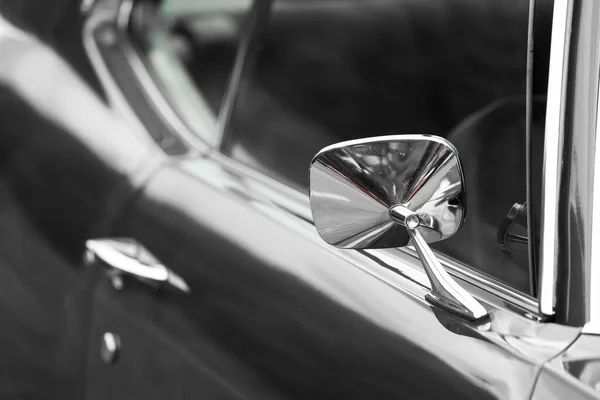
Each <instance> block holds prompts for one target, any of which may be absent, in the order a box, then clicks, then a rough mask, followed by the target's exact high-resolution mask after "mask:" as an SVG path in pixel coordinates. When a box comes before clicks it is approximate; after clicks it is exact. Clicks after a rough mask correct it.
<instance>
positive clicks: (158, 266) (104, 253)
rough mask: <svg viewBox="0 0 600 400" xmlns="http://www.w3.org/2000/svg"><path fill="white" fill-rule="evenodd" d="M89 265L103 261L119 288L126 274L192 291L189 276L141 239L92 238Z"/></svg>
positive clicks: (88, 255)
mask: <svg viewBox="0 0 600 400" xmlns="http://www.w3.org/2000/svg"><path fill="white" fill-rule="evenodd" d="M85 247H86V251H85V256H84V262H85V264H86V265H94V264H98V263H100V264H103V265H104V266H105V267H107V274H108V276H109V277H110V278H111V281H112V283H113V286H114V287H115V288H116V289H121V288H122V287H123V276H130V277H133V278H135V279H137V280H139V281H141V282H145V283H148V284H151V285H158V286H163V285H168V286H171V287H173V288H175V289H177V290H179V291H182V292H184V293H189V292H190V287H189V286H188V285H187V283H186V282H185V280H184V279H183V278H182V277H180V276H179V275H177V274H175V273H174V272H173V271H171V270H170V269H168V268H167V267H166V266H165V265H164V264H162V263H161V262H160V261H159V260H158V259H157V258H156V257H154V255H152V253H150V252H149V251H148V249H146V248H145V247H144V246H143V245H142V244H141V243H140V242H138V241H137V240H135V239H129V238H110V239H109V238H104V239H90V240H87V241H86V242H85Z"/></svg>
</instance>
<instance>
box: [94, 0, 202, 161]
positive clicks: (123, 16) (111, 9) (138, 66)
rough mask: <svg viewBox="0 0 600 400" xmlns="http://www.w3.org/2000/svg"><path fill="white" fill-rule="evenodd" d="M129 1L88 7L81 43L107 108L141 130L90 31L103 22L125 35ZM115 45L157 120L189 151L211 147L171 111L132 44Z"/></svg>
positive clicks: (120, 43) (129, 7) (130, 1)
mask: <svg viewBox="0 0 600 400" xmlns="http://www.w3.org/2000/svg"><path fill="white" fill-rule="evenodd" d="M133 4H134V0H123V1H121V2H120V3H115V2H113V3H109V4H108V7H107V8H101V9H100V10H91V12H90V17H89V18H88V19H87V20H86V21H85V23H84V26H83V44H84V47H85V49H86V52H87V54H88V56H89V58H90V62H91V63H92V65H93V67H94V69H95V71H96V73H97V75H98V78H99V79H100V81H101V82H102V84H103V87H104V89H105V90H106V94H107V96H108V100H109V103H110V105H111V107H112V108H113V109H115V110H117V111H118V112H120V113H121V114H122V115H123V117H125V119H126V120H127V121H128V122H130V123H132V124H134V126H135V128H136V130H137V129H142V130H145V128H144V126H143V124H142V122H141V121H140V120H139V118H138V116H137V115H136V113H135V112H134V110H133V109H132V108H131V106H130V105H129V103H128V102H127V97H126V95H125V93H123V91H122V90H121V88H120V87H119V85H118V84H117V83H116V82H115V79H114V78H113V76H112V75H111V73H110V71H109V69H108V66H107V65H106V62H105V60H104V58H103V56H102V54H101V52H100V49H99V45H98V43H97V42H96V39H95V38H94V31H95V30H96V29H97V28H98V27H100V26H102V25H103V24H111V25H112V26H113V28H114V29H116V30H118V31H119V32H121V33H122V34H124V35H125V36H127V31H126V30H127V28H128V24H129V17H130V14H131V12H132V10H133ZM95 5H96V6H100V7H102V6H103V5H104V3H103V2H101V1H97V2H96V3H95ZM123 21H125V22H123ZM119 45H120V46H121V49H122V51H123V53H124V55H125V57H126V59H127V60H128V62H129V65H130V66H131V68H132V69H133V70H134V71H135V74H136V76H137V77H138V81H139V83H140V85H141V86H142V87H143V89H144V91H145V93H146V94H147V95H148V97H149V99H150V101H151V102H152V104H153V106H154V108H155V109H156V110H157V112H158V113H159V114H160V117H161V119H162V120H163V121H164V122H165V123H166V124H167V125H168V126H170V127H171V128H173V130H175V131H177V132H178V133H179V134H180V138H181V139H182V140H183V141H184V142H185V143H186V144H187V145H188V147H189V148H190V150H192V152H197V153H199V154H201V155H206V154H208V153H209V152H210V151H211V149H212V148H211V147H210V146H209V145H208V144H207V143H205V142H204V141H203V140H201V139H200V138H199V137H198V135H196V134H195V133H194V132H192V131H191V130H190V129H188V127H187V125H186V124H185V123H184V122H183V121H182V120H181V119H180V118H179V116H178V115H177V113H176V112H175V110H173V108H172V107H171V105H170V104H169V103H168V101H167V100H166V99H165V98H164V97H163V96H162V92H161V90H160V89H159V88H158V86H157V85H156V84H155V83H154V80H153V79H152V77H151V76H150V74H149V72H148V70H147V69H146V67H145V66H144V63H143V61H142V60H141V59H140V58H139V56H138V54H137V52H136V51H135V50H134V48H133V45H132V44H131V43H130V42H129V41H121V42H119Z"/></svg>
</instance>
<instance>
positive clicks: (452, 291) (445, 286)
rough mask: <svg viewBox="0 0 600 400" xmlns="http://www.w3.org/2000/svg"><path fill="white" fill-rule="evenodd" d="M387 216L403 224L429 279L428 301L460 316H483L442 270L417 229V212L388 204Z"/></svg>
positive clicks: (459, 287) (479, 309)
mask: <svg viewBox="0 0 600 400" xmlns="http://www.w3.org/2000/svg"><path fill="white" fill-rule="evenodd" d="M390 216H391V217H392V220H394V222H397V223H399V224H400V225H402V226H404V227H406V230H407V232H408V234H409V235H410V237H411V239H412V241H413V244H414V245H415V249H416V250H417V253H418V254H419V259H420V260H421V263H422V264H423V268H424V269H425V273H426V274H427V277H428V278H429V282H430V283H431V292H429V293H428V294H427V296H426V298H427V300H429V301H430V302H432V303H434V304H436V305H438V306H440V307H442V308H444V309H446V310H448V311H451V312H453V313H455V314H458V315H460V316H462V317H465V318H467V319H470V320H477V319H480V318H483V317H485V316H487V315H488V314H487V310H486V309H485V308H484V307H483V306H482V305H481V303H479V302H478V301H477V300H476V299H475V298H474V297H473V296H471V295H470V294H469V293H468V292H467V291H466V290H465V289H463V288H462V286H460V285H459V284H458V283H456V281H455V280H454V279H453V278H452V277H451V276H450V274H448V272H446V270H445V269H444V267H442V264H441V263H440V261H439V260H438V258H437V257H436V256H435V254H434V253H433V251H432V250H431V247H429V245H428V244H427V242H426V241H425V239H424V238H423V236H422V235H421V233H420V232H419V230H418V229H417V228H418V227H419V225H420V219H419V216H418V215H417V214H415V213H413V212H412V211H410V210H409V209H408V208H406V207H404V206H400V205H398V206H393V207H392V208H390Z"/></svg>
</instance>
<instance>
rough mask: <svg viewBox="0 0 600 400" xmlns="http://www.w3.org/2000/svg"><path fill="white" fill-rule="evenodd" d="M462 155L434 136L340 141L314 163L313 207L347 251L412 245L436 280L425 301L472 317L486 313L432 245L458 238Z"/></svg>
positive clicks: (325, 234) (329, 238)
mask: <svg viewBox="0 0 600 400" xmlns="http://www.w3.org/2000/svg"><path fill="white" fill-rule="evenodd" d="M463 181H464V179H463V173H462V167H461V164H460V160H459V158H458V153H457V151H456V149H455V148H454V146H452V145H451V144H450V142H448V141H447V140H445V139H443V138H440V137H437V136H431V135H398V136H383V137H376V138H369V139H361V140H352V141H348V142H342V143H338V144H335V145H332V146H329V147H326V148H324V149H323V150H321V151H320V152H319V153H318V154H317V155H316V156H315V157H314V159H313V160H312V162H311V165H310V205H311V209H312V214H313V219H314V222H315V226H316V228H317V231H318V232H319V235H320V236H321V238H323V240H325V241H326V242H327V243H329V244H331V245H333V246H336V247H340V248H345V249H376V248H389V247H403V246H406V245H407V244H408V243H409V241H411V240H412V243H413V245H414V246H415V248H416V250H417V252H418V253H419V258H420V260H421V263H422V264H423V267H424V269H425V272H426V273H427V275H428V277H429V280H430V282H431V287H432V290H431V293H429V294H428V296H427V298H428V300H429V301H431V302H434V303H436V304H438V305H439V306H442V307H444V308H445V309H448V310H450V311H452V312H455V313H457V314H460V315H462V316H464V317H467V318H469V319H478V318H481V317H483V316H485V315H487V312H486V310H485V308H484V307H483V306H482V305H481V304H479V303H478V302H477V300H475V299H474V298H473V297H472V296H471V295H470V294H469V293H468V292H466V291H465V290H464V289H463V288H462V287H461V286H459V285H458V284H457V283H456V282H455V281H454V280H453V279H452V278H451V277H450V275H448V273H447V272H446V271H445V270H444V268H443V267H442V265H441V264H440V262H439V260H438V259H437V257H436V256H435V254H434V253H433V251H432V250H431V248H430V247H429V245H428V243H433V242H437V241H439V240H444V239H447V238H449V237H451V236H452V235H454V234H455V233H456V232H457V231H458V230H459V229H460V227H461V226H462V223H463V221H464V218H465V212H466V206H465V196H464V182H463Z"/></svg>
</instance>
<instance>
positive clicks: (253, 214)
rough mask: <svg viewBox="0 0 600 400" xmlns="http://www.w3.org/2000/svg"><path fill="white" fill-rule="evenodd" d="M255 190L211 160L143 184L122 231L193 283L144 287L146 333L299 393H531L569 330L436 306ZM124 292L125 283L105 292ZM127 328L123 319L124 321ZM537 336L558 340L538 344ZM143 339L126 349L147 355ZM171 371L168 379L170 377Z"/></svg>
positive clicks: (125, 325)
mask: <svg viewBox="0 0 600 400" xmlns="http://www.w3.org/2000/svg"><path fill="white" fill-rule="evenodd" d="M182 169H183V170H182ZM215 177H216V178H215ZM211 181H212V183H211ZM253 187H254V185H253V181H252V178H250V177H247V176H245V175H243V174H241V175H240V174H234V173H232V171H229V170H227V169H226V168H223V167H220V166H219V164H218V163H216V162H215V161H214V160H205V161H201V160H198V161H190V162H186V163H184V164H183V165H181V166H173V167H167V168H166V169H164V170H163V171H161V172H160V173H158V174H157V175H156V176H155V178H154V179H153V180H152V182H151V183H150V184H149V186H148V188H147V189H146V190H145V192H144V195H143V196H142V197H141V198H140V200H139V203H138V205H137V207H136V208H135V209H134V210H132V211H131V212H130V213H128V216H127V218H125V220H124V222H123V225H122V227H121V228H120V229H119V234H120V235H122V236H132V237H136V238H138V239H139V240H141V241H142V242H143V243H144V244H145V245H146V246H147V247H148V248H149V249H152V251H153V252H154V253H155V254H156V255H157V256H158V257H159V259H161V260H162V261H163V262H164V263H165V264H166V265H168V266H169V267H170V268H172V269H173V270H174V271H175V272H177V273H178V274H180V275H181V276H182V277H183V278H184V279H185V280H186V282H187V283H188V285H190V287H191V293H190V294H189V295H188V296H185V295H173V294H163V296H164V297H158V299H159V300H154V298H153V296H152V293H148V297H147V300H146V304H150V303H151V302H154V301H157V302H160V303H162V306H161V307H156V308H154V310H153V313H152V316H151V317H147V319H146V320H144V321H143V322H142V323H144V324H146V327H147V328H146V329H144V330H143V332H145V335H147V336H148V337H154V338H155V339H154V340H158V338H161V340H164V341H167V342H169V341H173V342H174V343H177V342H178V337H179V335H181V332H188V331H190V330H191V331H193V332H194V334H195V335H197V340H199V341H204V340H209V341H211V342H212V343H214V344H215V349H218V351H219V355H220V356H221V354H222V355H223V356H228V357H233V358H234V359H235V361H236V367H237V368H240V369H242V370H245V371H250V372H252V373H253V374H255V376H256V377H257V379H258V380H259V381H260V382H261V384H262V385H264V386H265V387H269V388H272V390H274V391H275V393H276V394H277V395H278V396H282V397H286V398H297V399H304V398H305V399H309V398H310V399H318V398H322V399H327V398H357V399H358V398H373V399H387V398H389V399H395V398H439V397H440V396H443V397H444V398H474V399H475V398H477V399H482V398H526V397H527V396H528V394H529V393H530V392H531V390H532V388H533V381H534V379H535V376H536V374H537V370H538V367H537V365H538V362H543V360H544V359H545V358H546V357H549V356H551V354H552V352H553V350H551V348H552V347H553V346H556V347H555V348H556V349H557V350H558V349H559V348H560V347H561V346H563V345H565V344H566V343H568V342H569V341H570V340H572V338H573V337H572V336H570V335H571V333H570V331H569V330H568V329H567V330H563V329H562V328H560V327H559V326H554V325H539V324H537V323H534V322H531V321H527V320H526V319H524V318H522V317H516V316H515V315H513V314H511V313H508V312H506V311H500V310H494V311H493V312H492V317H491V321H490V323H489V324H488V325H484V326H480V327H477V326H472V325H469V324H468V323H465V322H464V321H460V320H457V319H455V318H454V317H452V316H450V315H447V314H445V313H443V312H441V311H438V310H432V308H431V306H429V305H428V304H427V303H426V301H424V299H423V296H424V294H425V293H426V288H425V287H423V286H421V285H420V284H418V283H416V282H412V283H411V282H410V281H407V283H406V287H405V289H404V290H406V291H402V290H400V291H399V290H398V288H396V287H393V286H390V285H389V284H388V283H386V282H384V281H382V280H380V279H378V278H376V277H374V276H372V275H371V274H369V273H368V272H367V271H364V270H362V269H360V268H357V266H356V264H354V263H352V262H349V261H348V260H347V259H345V258H344V257H343V253H340V250H331V249H330V248H328V247H326V245H325V244H323V243H322V242H321V241H319V240H318V238H317V236H316V235H317V234H316V232H315V231H314V227H312V226H311V225H309V224H308V223H307V222H306V221H303V220H302V219H300V218H298V217H295V216H293V215H291V214H290V213H288V212H286V211H284V210H281V209H278V208H277V207H273V206H272V205H269V202H268V201H266V199H265V198H264V196H263V197H262V199H261V196H260V194H256V193H254V189H253ZM274 238H276V240H275V239H274ZM360 262H361V265H363V266H365V267H375V268H381V267H379V266H376V263H375V262H373V260H370V259H369V258H367V257H364V256H361V257H360ZM411 293H412V294H411ZM120 296H124V297H125V298H127V296H128V294H127V289H125V290H124V291H123V292H116V293H113V294H112V295H111V296H110V297H111V299H113V301H115V302H116V301H119V300H118V299H119V298H120ZM148 307H149V306H148ZM492 308H493V307H492ZM143 309H144V308H143V307H142V310H143ZM174 310H177V311H176V312H173V311H174ZM96 312H98V313H104V312H106V313H109V312H110V311H109V310H106V309H104V308H99V309H97V310H96ZM171 313H172V314H171ZM167 319H168V320H169V322H168V323H167V322H166V320H167ZM131 320H132V321H136V320H137V316H136V311H135V310H134V311H132V315H131ZM139 322H140V321H139V320H138V321H137V322H136V323H139ZM132 325H133V322H129V320H128V319H124V320H123V321H122V323H121V324H120V325H119V326H118V329H120V330H122V331H124V332H129V330H130V329H134V327H133V326H132ZM150 326H153V327H156V328H157V330H156V331H153V329H150V328H149V327H150ZM98 329H100V328H98ZM138 334H139V333H138ZM532 334H533V336H530V335H532ZM542 337H546V338H547V339H548V340H550V341H549V342H548V344H550V343H554V345H551V346H550V348H547V349H546V350H545V351H542V352H541V353H538V351H539V350H541V349H540V348H536V347H538V345H539V343H537V340H539V339H540V338H542ZM552 337H554V339H551V338H552ZM188 338H189V337H188ZM145 340H146V339H144V340H142V341H141V342H138V341H136V342H135V343H129V344H126V346H127V347H128V348H129V351H130V352H134V353H138V352H144V351H145V349H146V347H145V346H144V344H143V342H144V341H145ZM148 340H150V339H148ZM529 341H532V342H531V343H530V344H528V342H529ZM192 342H193V341H192ZM511 343H518V345H515V346H514V347H513V345H512V344H511ZM188 344H189V343H188ZM521 346H523V347H521ZM124 354H125V353H124ZM190 356H191V357H194V355H190ZM125 360H126V356H125V355H124V357H123V360H122V361H123V362H127V361H125ZM198 361H199V362H202V363H203V364H207V363H210V362H211V361H210V360H209V359H206V358H204V359H201V358H199V359H198ZM98 362H99V361H96V363H98ZM130 362H131V361H130ZM134 365H135V364H133V363H132V364H131V368H132V369H133V368H135V367H134ZM209 365H210V364H209ZM110 368H111V367H106V366H105V367H104V371H105V373H104V374H101V373H98V372H97V371H98V370H96V369H95V370H94V371H96V372H97V373H96V374H95V375H93V376H92V377H91V382H92V385H93V387H94V388H102V387H105V386H106V385H108V384H109V383H110V382H113V383H114V382H115V380H116V381H118V382H120V381H121V380H127V379H128V378H127V375H125V374H120V375H118V376H117V375H115V374H112V373H111V371H110ZM190 368H191V367H190ZM499 368H501V369H502V371H504V372H503V376H502V377H500V376H499V375H498V373H497V371H498V369H499ZM189 373H191V372H189ZM167 382H169V384H172V385H175V386H176V385H177V382H178V381H177V377H175V376H173V377H169V378H167ZM146 384H150V382H147V383H146ZM230 384H231V385H232V386H233V387H236V382H235V381H232V382H230ZM181 385H182V386H181V388H180V390H182V391H185V390H186V385H185V384H184V383H182V384H181Z"/></svg>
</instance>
